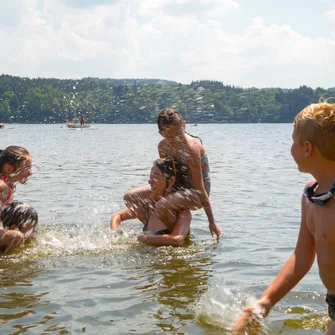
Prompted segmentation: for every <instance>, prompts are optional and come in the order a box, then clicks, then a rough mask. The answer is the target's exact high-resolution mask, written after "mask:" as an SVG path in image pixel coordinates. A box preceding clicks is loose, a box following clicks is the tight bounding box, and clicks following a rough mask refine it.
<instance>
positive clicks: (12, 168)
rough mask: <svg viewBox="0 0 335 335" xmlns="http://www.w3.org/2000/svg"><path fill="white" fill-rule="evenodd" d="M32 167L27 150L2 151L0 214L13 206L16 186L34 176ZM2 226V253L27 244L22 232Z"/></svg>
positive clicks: (0, 153)
mask: <svg viewBox="0 0 335 335" xmlns="http://www.w3.org/2000/svg"><path fill="white" fill-rule="evenodd" d="M31 167H32V159H31V156H30V154H29V152H28V151H27V150H26V149H25V148H22V147H18V146H9V147H7V148H6V149H5V150H0V213H2V211H3V210H4V209H5V207H6V206H9V205H11V202H12V200H13V195H14V192H15V187H16V184H17V183H20V184H25V183H26V182H27V180H28V178H29V177H30V176H31V174H32V173H31ZM1 221H2V220H1ZM1 226H3V227H4V228H5V225H4V223H3V222H0V251H2V252H5V253H6V252H9V251H11V250H12V249H14V248H16V247H17V246H19V245H22V244H24V243H25V238H24V235H23V234H22V233H20V231H18V230H15V229H10V228H9V227H7V228H6V229H2V228H1Z"/></svg>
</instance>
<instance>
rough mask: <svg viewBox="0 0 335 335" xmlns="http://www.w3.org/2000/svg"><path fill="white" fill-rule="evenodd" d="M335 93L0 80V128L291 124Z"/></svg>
mask: <svg viewBox="0 0 335 335" xmlns="http://www.w3.org/2000/svg"><path fill="white" fill-rule="evenodd" d="M334 92H335V88H330V89H323V88H320V87H318V88H316V89H312V88H310V87H307V86H300V87H299V88H296V89H281V88H263V89H258V88H242V87H236V86H232V85H224V84H223V83H222V82H218V81H208V80H202V81H194V82H192V83H191V84H189V85H183V84H180V83H176V82H173V81H167V80H158V79H100V78H82V79H53V78H51V79H48V78H34V79H30V78H22V77H16V76H11V75H6V74H3V75H1V76H0V122H18V123H64V122H67V121H71V120H73V119H76V118H78V117H79V116H80V115H83V116H84V117H85V119H86V120H87V122H89V123H154V122H156V117H157V114H158V113H159V111H160V110H161V109H163V108H165V107H175V108H177V109H178V110H179V111H180V113H181V114H182V116H183V118H184V119H185V120H187V121H188V122H189V123H241V122H243V123H256V122H257V123H258V122H260V123H262V122H281V123H283V122H292V121H293V119H294V117H295V115H296V114H297V113H298V112H299V111H301V110H302V109H303V108H304V107H305V106H307V105H308V104H310V103H313V102H318V101H319V99H320V97H326V98H327V97H331V96H332V94H333V96H334V95H335V93H334Z"/></svg>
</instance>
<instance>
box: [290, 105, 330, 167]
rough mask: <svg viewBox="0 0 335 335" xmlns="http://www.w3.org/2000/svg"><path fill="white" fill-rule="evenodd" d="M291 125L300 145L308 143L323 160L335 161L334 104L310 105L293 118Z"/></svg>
mask: <svg viewBox="0 0 335 335" xmlns="http://www.w3.org/2000/svg"><path fill="white" fill-rule="evenodd" d="M293 124H294V127H295V128H296V130H297V133H298V136H299V140H300V143H301V144H302V143H304V142H305V141H309V142H311V143H312V144H314V145H315V146H316V147H317V148H318V149H319V151H320V153H321V155H322V156H323V157H324V158H326V159H329V160H332V161H335V104H330V103H328V102H321V103H317V104H311V105H309V106H307V107H306V108H304V109H303V110H302V111H301V112H300V113H299V114H298V115H297V116H296V117H295V119H294V123H293Z"/></svg>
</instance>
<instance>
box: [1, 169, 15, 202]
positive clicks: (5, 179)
mask: <svg viewBox="0 0 335 335" xmlns="http://www.w3.org/2000/svg"><path fill="white" fill-rule="evenodd" d="M0 179H2V180H3V181H4V183H5V184H6V185H7V187H8V196H7V200H6V201H5V202H3V203H2V204H0V208H1V207H2V206H5V205H6V204H8V203H9V201H10V200H11V199H12V194H13V191H12V188H11V186H10V184H9V181H8V179H7V177H5V176H4V175H1V176H0Z"/></svg>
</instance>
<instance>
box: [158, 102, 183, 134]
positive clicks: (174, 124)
mask: <svg viewBox="0 0 335 335" xmlns="http://www.w3.org/2000/svg"><path fill="white" fill-rule="evenodd" d="M157 125H158V129H159V133H160V134H161V135H162V136H164V137H166V135H167V131H168V132H169V133H171V130H172V129H173V130H177V131H178V130H179V131H183V130H184V121H183V119H182V117H181V116H180V114H179V112H178V111H177V110H176V109H174V108H165V109H163V110H162V111H161V112H160V113H159V114H158V116H157Z"/></svg>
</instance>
